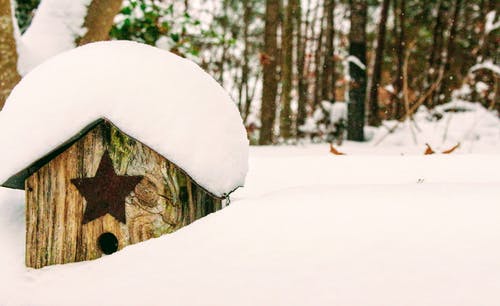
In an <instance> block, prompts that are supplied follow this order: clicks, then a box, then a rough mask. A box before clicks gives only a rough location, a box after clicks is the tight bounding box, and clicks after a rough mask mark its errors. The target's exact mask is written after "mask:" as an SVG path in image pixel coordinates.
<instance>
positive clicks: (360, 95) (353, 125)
mask: <svg viewBox="0 0 500 306" xmlns="http://www.w3.org/2000/svg"><path fill="white" fill-rule="evenodd" d="M350 4H351V30H350V32H349V56H352V57H355V58H356V59H357V60H359V62H361V63H362V64H364V65H365V68H363V67H360V66H359V63H356V62H355V61H350V62H349V75H350V77H351V85H350V86H349V104H348V110H347V139H349V140H355V141H363V140H364V132H363V128H364V125H365V98H366V21H367V6H368V5H367V2H366V0H351V1H350Z"/></svg>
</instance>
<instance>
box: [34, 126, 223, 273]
mask: <svg viewBox="0 0 500 306" xmlns="http://www.w3.org/2000/svg"><path fill="white" fill-rule="evenodd" d="M106 150H107V151H108V152H109V155H110V157H111V160H112V162H113V166H114V169H115V172H116V173H117V175H128V176H135V175H141V176H144V178H143V179H142V181H141V182H140V183H139V184H138V185H137V186H136V187H135V189H134V191H133V192H132V193H131V194H130V195H129V196H128V197H127V198H126V199H125V213H126V219H127V222H126V224H123V223H121V222H119V221H118V220H117V219H115V218H114V217H112V216H111V215H109V214H106V215H105V216H103V217H100V218H97V219H95V220H92V221H90V222H88V223H87V224H82V219H83V215H84V211H85V207H86V201H85V199H84V197H83V196H82V195H81V194H80V193H79V191H78V190H77V188H76V187H75V186H74V185H73V184H71V179H74V178H86V177H94V175H95V173H96V171H97V168H98V166H99V163H100V160H101V158H102V156H103V154H104V152H105V151H106ZM25 187H26V203H27V209H26V220H27V230H26V265H27V266H29V267H34V268H40V267H43V266H46V265H52V264H62V263H69V262H74V261H82V260H90V259H95V258H99V257H101V256H102V254H103V253H102V251H101V249H100V248H99V245H98V243H97V241H98V239H99V236H100V235H102V234H103V233H106V232H110V233H112V234H114V235H115V236H116V238H117V239H118V249H122V248H124V247H125V246H127V245H129V244H134V243H137V242H140V241H144V240H147V239H150V238H153V237H159V236H161V235H163V234H167V233H171V232H173V231H175V230H177V229H179V228H181V227H182V226H185V225H187V224H189V223H191V222H193V221H194V220H196V219H198V218H201V217H203V216H205V215H207V214H209V213H211V212H214V211H217V210H219V209H220V208H221V200H220V199H217V198H216V197H213V196H212V195H210V194H209V193H208V192H206V191H205V190H204V189H203V188H201V187H200V186H198V185H197V184H196V183H195V182H194V181H192V179H191V178H190V177H189V176H188V175H186V174H185V173H184V172H183V171H182V170H181V169H179V168H178V167H177V166H175V165H174V164H172V163H171V162H169V161H168V160H166V159H165V158H163V157H162V156H161V155H159V154H158V153H156V152H155V151H153V150H151V149H150V148H148V147H147V146H145V145H143V144H141V143H140V142H139V141H136V140H134V139H133V138H131V137H128V136H127V135H125V134H124V133H122V132H121V131H120V130H118V129H117V128H116V127H114V126H113V125H112V124H110V123H109V122H107V121H105V122H103V123H101V124H100V125H98V126H96V127H95V128H93V129H92V130H90V131H89V132H88V133H87V134H86V135H85V136H83V138H81V139H80V140H78V141H77V142H76V143H74V144H73V145H72V146H71V147H69V148H68V149H67V150H66V151H64V152H63V153H61V154H59V155H58V156H56V157H55V158H54V159H53V160H51V161H50V162H49V163H47V164H46V165H45V166H43V167H41V168H40V169H39V170H38V171H37V172H36V173H34V174H33V175H31V176H30V177H29V178H28V179H27V180H26V182H25Z"/></svg>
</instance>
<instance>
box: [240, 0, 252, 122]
mask: <svg viewBox="0 0 500 306" xmlns="http://www.w3.org/2000/svg"><path fill="white" fill-rule="evenodd" d="M251 11H252V6H251V3H250V1H249V0H244V1H243V65H242V67H241V84H240V89H239V103H238V108H239V110H240V113H241V117H242V118H247V116H248V115H247V114H246V112H247V109H249V105H248V104H249V103H250V101H249V99H248V98H249V93H248V74H249V73H250V67H249V66H248V58H249V41H248V28H249V26H250V16H251ZM243 91H244V92H245V97H243ZM243 101H244V103H243ZM243 105H245V108H244V110H245V111H243ZM243 123H245V122H243Z"/></svg>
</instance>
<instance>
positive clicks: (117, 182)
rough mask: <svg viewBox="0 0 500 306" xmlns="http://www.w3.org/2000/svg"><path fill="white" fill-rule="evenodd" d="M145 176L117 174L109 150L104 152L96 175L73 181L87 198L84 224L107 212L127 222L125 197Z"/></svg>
mask: <svg viewBox="0 0 500 306" xmlns="http://www.w3.org/2000/svg"><path fill="white" fill-rule="evenodd" d="M142 178H143V176H126V175H117V174H116V172H115V169H114V167H113V162H112V161H111V158H110V157H109V153H108V151H106V152H104V154H103V156H102V158H101V162H100V163H99V167H98V168H97V172H96V174H95V176H94V177H89V178H75V179H72V180H71V183H72V184H73V185H75V187H76V188H77V189H78V191H79V192H80V194H81V195H82V196H83V197H84V198H85V200H87V207H86V208H85V213H84V215H83V221H82V223H83V224H86V223H89V222H90V221H92V220H95V219H97V218H99V217H102V216H104V215H106V214H110V215H111V216H113V217H115V218H116V219H117V220H118V221H120V222H122V223H126V221H127V220H126V217H125V198H126V197H127V196H128V195H129V194H130V192H132V190H134V188H135V186H136V185H137V184H139V182H140V181H141V180H142Z"/></svg>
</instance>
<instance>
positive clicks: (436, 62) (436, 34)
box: [425, 0, 448, 108]
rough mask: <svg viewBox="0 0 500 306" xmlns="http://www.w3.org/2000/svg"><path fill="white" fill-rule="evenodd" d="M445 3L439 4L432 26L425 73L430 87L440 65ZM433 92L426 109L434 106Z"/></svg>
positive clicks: (445, 1) (445, 0)
mask: <svg viewBox="0 0 500 306" xmlns="http://www.w3.org/2000/svg"><path fill="white" fill-rule="evenodd" d="M447 1H448V0H442V1H441V2H440V3H439V7H438V12H437V16H436V24H435V25H434V31H433V38H432V49H431V54H430V57H429V69H428V70H429V71H428V73H427V86H428V87H430V86H432V84H433V83H434V82H436V79H437V75H438V70H439V66H440V65H441V54H442V52H443V32H444V28H445V27H444V19H445V16H446V10H447ZM435 96H436V94H435V92H433V93H432V94H431V95H430V96H429V98H428V99H427V100H426V102H425V104H426V106H427V107H429V108H432V107H434V106H435Z"/></svg>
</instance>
